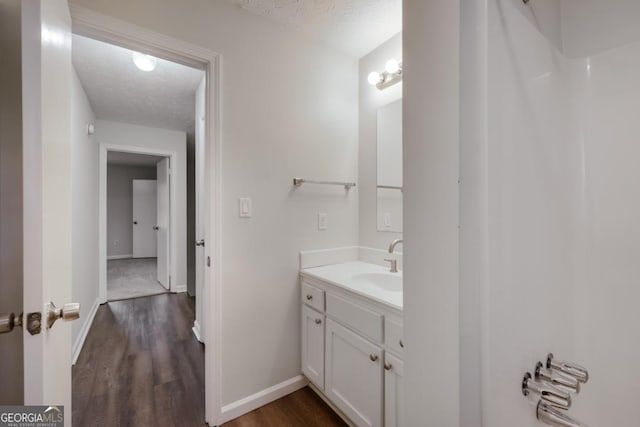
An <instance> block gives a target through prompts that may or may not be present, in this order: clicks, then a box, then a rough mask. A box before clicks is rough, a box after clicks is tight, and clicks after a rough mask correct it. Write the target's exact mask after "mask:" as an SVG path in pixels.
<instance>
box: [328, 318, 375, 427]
mask: <svg viewBox="0 0 640 427" xmlns="http://www.w3.org/2000/svg"><path fill="white" fill-rule="evenodd" d="M326 336H327V339H326V346H327V351H326V358H325V362H326V378H325V379H326V383H325V384H326V387H325V393H326V395H327V397H329V399H331V401H332V402H333V403H334V404H335V405H336V406H337V407H338V408H340V410H342V412H344V413H345V415H347V416H348V417H349V418H350V419H351V421H353V422H354V423H355V424H356V425H357V426H358V427H380V426H382V375H383V374H382V371H383V370H382V350H381V349H380V348H379V347H377V346H375V345H374V344H372V343H370V342H369V341H367V340H366V339H364V338H362V337H361V336H359V335H357V334H355V333H354V332H351V331H350V330H348V329H346V328H344V327H343V326H341V325H339V324H337V323H336V322H334V321H332V320H331V319H327V325H326Z"/></svg>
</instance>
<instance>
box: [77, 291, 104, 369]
mask: <svg viewBox="0 0 640 427" xmlns="http://www.w3.org/2000/svg"><path fill="white" fill-rule="evenodd" d="M98 307H100V298H96V300H95V302H94V303H93V306H91V311H89V315H88V316H87V317H86V321H85V322H84V324H83V325H82V329H80V335H78V338H76V342H74V343H73V350H72V353H71V354H72V357H73V359H72V362H71V363H72V364H73V365H75V364H76V362H77V361H78V357H80V352H81V351H82V346H84V341H85V340H86V339H87V334H88V333H89V329H91V325H92V324H93V318H94V317H96V313H97V312H98Z"/></svg>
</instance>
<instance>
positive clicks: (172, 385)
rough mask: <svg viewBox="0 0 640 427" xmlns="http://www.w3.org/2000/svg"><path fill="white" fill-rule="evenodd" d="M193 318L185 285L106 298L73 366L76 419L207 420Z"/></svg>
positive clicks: (86, 422) (89, 422)
mask: <svg viewBox="0 0 640 427" xmlns="http://www.w3.org/2000/svg"><path fill="white" fill-rule="evenodd" d="M193 318H194V301H193V299H191V298H189V297H188V296H187V295H186V294H185V293H180V294H162V295H157V296H152V297H146V298H137V299H130V300H125V301H116V302H110V303H108V304H104V305H102V306H100V308H99V309H98V312H97V314H96V317H95V320H94V322H93V325H92V326H91V330H90V331H89V334H88V336H87V340H86V342H85V345H84V348H83V349H82V353H81V354H80V357H79V358H78V362H77V364H76V365H75V366H74V367H73V425H75V426H107V425H122V426H125V425H131V426H151V425H153V426H190V427H192V426H200V425H204V346H203V345H202V344H200V343H199V342H198V341H197V340H196V339H195V337H194V336H193V333H192V332H191V326H192V325H193Z"/></svg>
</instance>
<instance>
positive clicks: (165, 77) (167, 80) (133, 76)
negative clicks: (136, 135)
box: [73, 35, 204, 132]
mask: <svg viewBox="0 0 640 427" xmlns="http://www.w3.org/2000/svg"><path fill="white" fill-rule="evenodd" d="M131 55H132V51H130V50H128V49H124V48H121V47H119V46H114V45H111V44H107V43H103V42H100V41H97V40H93V39H89V38H86V37H81V36H78V35H74V36H73V65H74V68H75V69H76V72H77V73H78V77H79V78H80V81H81V82H82V86H83V87H84V90H85V92H86V93H87V96H88V98H89V102H90V103H91V107H92V108H93V112H94V113H95V115H96V117H97V118H99V119H103V120H112V121H117V122H124V123H132V124H138V125H144V126H152V127H158V128H163V129H173V130H181V131H184V132H193V129H194V126H195V124H194V122H195V93H196V90H197V88H198V85H199V84H200V82H201V80H202V77H203V76H204V72H203V71H201V70H196V69H194V68H191V67H186V66H184V65H180V64H176V63H173V62H170V61H165V60H163V59H158V62H157V66H156V68H155V70H153V71H149V72H145V71H142V70H139V69H138V68H137V67H136V66H135V64H134V63H133V60H132V56H131Z"/></svg>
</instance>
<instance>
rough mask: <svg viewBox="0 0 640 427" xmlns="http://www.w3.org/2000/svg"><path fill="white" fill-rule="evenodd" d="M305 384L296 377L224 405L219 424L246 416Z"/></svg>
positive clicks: (303, 379) (299, 376) (303, 380)
mask: <svg viewBox="0 0 640 427" xmlns="http://www.w3.org/2000/svg"><path fill="white" fill-rule="evenodd" d="M307 384H308V381H307V379H306V378H305V377H304V376H302V375H297V376H295V377H293V378H290V379H288V380H286V381H283V382H281V383H280V384H276V385H274V386H272V387H269V388H266V389H264V390H262V391H259V392H258V393H256V394H252V395H251V396H248V397H245V398H244V399H240V400H237V401H235V402H233V403H230V404H228V405H225V406H223V407H222V411H221V412H222V413H221V420H220V424H224V423H226V422H227V421H231V420H233V419H234V418H238V417H239V416H241V415H244V414H247V413H249V412H251V411H253V410H254V409H258V408H259V407H261V406H264V405H266V404H268V403H271V402H273V401H274V400H278V399H280V398H281V397H284V396H286V395H287V394H291V393H293V392H294V391H297V390H300V389H301V388H303V387H306V385H307Z"/></svg>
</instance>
